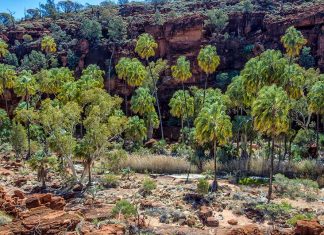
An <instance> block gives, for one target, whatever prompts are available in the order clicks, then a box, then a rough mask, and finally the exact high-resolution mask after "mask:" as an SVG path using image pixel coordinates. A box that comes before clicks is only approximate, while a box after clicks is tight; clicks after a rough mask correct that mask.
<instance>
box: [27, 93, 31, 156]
mask: <svg viewBox="0 0 324 235" xmlns="http://www.w3.org/2000/svg"><path fill="white" fill-rule="evenodd" d="M26 104H27V110H29V94H28V90H27V89H26ZM27 139H28V140H27V141H28V154H27V158H26V159H27V160H28V159H29V158H30V157H31V150H30V120H29V118H28V120H27Z"/></svg>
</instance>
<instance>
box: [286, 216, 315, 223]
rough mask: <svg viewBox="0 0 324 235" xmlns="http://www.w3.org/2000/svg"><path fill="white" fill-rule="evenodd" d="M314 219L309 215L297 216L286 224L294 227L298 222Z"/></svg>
mask: <svg viewBox="0 0 324 235" xmlns="http://www.w3.org/2000/svg"><path fill="white" fill-rule="evenodd" d="M313 218H314V215H313V214H311V213H305V214H297V215H294V216H293V217H291V218H290V219H288V220H287V222H286V223H287V224H289V225H291V226H295V225H296V223H297V221H298V220H311V219H313Z"/></svg>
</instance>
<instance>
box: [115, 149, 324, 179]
mask: <svg viewBox="0 0 324 235" xmlns="http://www.w3.org/2000/svg"><path fill="white" fill-rule="evenodd" d="M269 165H270V162H269V161H268V160H267V159H264V158H252V159H251V160H250V161H249V162H246V161H242V160H233V161H229V162H226V163H220V162H218V163H217V170H218V172H224V173H231V174H235V173H236V172H239V171H244V172H246V173H248V174H250V175H257V176H268V175H269V168H268V167H269ZM121 167H122V168H126V167H130V168H131V169H132V170H134V171H136V172H140V173H143V172H150V173H161V174H162V173H164V174H176V173H186V172H187V171H188V169H189V167H190V164H189V162H188V160H187V159H186V158H181V157H171V156H165V155H136V154H134V155H129V156H128V157H127V158H126V160H125V161H123V163H122V166H121ZM213 169H214V165H213V161H212V160H211V161H209V162H207V163H206V164H205V166H204V171H213ZM274 171H275V173H282V174H285V175H288V176H291V177H310V178H315V179H316V177H317V176H319V175H321V174H323V172H324V165H323V163H321V162H319V161H316V160H302V161H300V162H290V163H289V162H288V161H284V162H280V164H279V162H278V161H275V164H274ZM191 172H193V173H194V172H195V173H196V172H197V168H196V167H195V166H191Z"/></svg>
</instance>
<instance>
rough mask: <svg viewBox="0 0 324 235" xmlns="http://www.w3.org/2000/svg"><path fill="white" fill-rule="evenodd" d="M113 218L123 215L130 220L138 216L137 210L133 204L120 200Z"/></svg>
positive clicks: (114, 210)
mask: <svg viewBox="0 0 324 235" xmlns="http://www.w3.org/2000/svg"><path fill="white" fill-rule="evenodd" d="M111 213H112V216H116V215H118V217H119V218H120V215H123V216H124V217H125V218H129V217H131V216H135V215H136V214H137V210H136V208H135V206H134V205H133V204H131V203H130V202H128V201H126V200H120V201H118V202H117V203H116V205H115V207H114V208H113V209H112V212H111Z"/></svg>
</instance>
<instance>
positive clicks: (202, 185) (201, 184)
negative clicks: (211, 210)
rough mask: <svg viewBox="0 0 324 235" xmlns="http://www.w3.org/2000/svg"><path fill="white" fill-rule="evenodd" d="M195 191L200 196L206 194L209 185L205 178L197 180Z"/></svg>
mask: <svg viewBox="0 0 324 235" xmlns="http://www.w3.org/2000/svg"><path fill="white" fill-rule="evenodd" d="M197 191H198V193H200V194H207V193H208V191H209V183H208V180H207V179H205V178H201V179H199V180H198V184H197Z"/></svg>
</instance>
